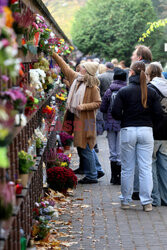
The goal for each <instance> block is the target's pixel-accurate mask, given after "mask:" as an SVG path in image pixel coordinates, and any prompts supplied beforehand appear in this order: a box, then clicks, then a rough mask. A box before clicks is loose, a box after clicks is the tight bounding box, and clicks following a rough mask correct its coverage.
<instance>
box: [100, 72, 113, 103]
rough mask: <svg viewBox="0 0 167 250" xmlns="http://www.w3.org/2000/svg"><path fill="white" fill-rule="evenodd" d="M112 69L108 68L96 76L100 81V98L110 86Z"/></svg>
mask: <svg viewBox="0 0 167 250" xmlns="http://www.w3.org/2000/svg"><path fill="white" fill-rule="evenodd" d="M113 76H114V71H111V70H108V71H106V72H105V73H103V74H101V75H99V76H98V79H99V81H100V87H99V88H100V96H101V98H102V97H103V96H104V93H105V92H106V90H107V89H108V88H109V87H110V84H111V82H112V80H113Z"/></svg>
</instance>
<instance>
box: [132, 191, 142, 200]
mask: <svg viewBox="0 0 167 250" xmlns="http://www.w3.org/2000/svg"><path fill="white" fill-rule="evenodd" d="M132 200H134V201H139V200H140V197H139V192H133V194H132Z"/></svg>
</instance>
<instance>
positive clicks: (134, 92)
mask: <svg viewBox="0 0 167 250" xmlns="http://www.w3.org/2000/svg"><path fill="white" fill-rule="evenodd" d="M162 113H163V112H162V107H161V104H160V101H159V96H158V94H157V93H156V91H155V90H153V89H151V88H148V98H147V108H144V107H143V106H142V102H141V88H140V75H135V76H131V77H130V78H129V86H127V87H124V88H122V89H120V90H119V92H118V94H117V96H116V98H115V101H114V105H113V108H112V116H113V117H114V118H115V119H117V120H121V127H122V128H124V127H143V126H146V127H153V119H156V120H158V119H161V118H162V117H163V115H162Z"/></svg>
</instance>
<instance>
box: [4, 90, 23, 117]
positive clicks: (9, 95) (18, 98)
mask: <svg viewBox="0 0 167 250" xmlns="http://www.w3.org/2000/svg"><path fill="white" fill-rule="evenodd" d="M1 97H2V99H3V100H5V99H6V100H7V101H9V102H10V104H11V105H12V106H13V109H14V110H17V111H18V112H19V113H20V112H21V113H22V112H23V109H24V106H25V104H26V102H27V99H26V97H25V95H24V94H23V93H22V91H21V90H20V88H18V87H17V88H13V89H9V90H8V91H5V92H1Z"/></svg>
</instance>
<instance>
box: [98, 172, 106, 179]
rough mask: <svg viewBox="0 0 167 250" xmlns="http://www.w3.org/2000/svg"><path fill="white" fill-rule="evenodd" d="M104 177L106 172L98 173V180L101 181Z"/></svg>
mask: <svg viewBox="0 0 167 250" xmlns="http://www.w3.org/2000/svg"><path fill="white" fill-rule="evenodd" d="M104 175H105V173H104V172H102V171H98V172H97V179H100V178H101V177H103V176H104Z"/></svg>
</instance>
